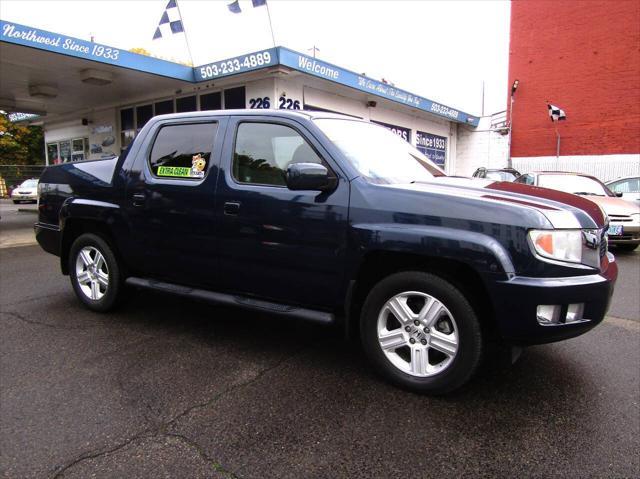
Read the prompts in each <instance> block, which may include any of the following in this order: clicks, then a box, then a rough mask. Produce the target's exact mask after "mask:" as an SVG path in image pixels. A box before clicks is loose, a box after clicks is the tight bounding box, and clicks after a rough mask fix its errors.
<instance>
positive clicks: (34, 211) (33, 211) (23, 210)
mask: <svg viewBox="0 0 640 479" xmlns="http://www.w3.org/2000/svg"><path fill="white" fill-rule="evenodd" d="M18 211H19V212H20V213H36V214H38V210H33V209H31V208H18Z"/></svg>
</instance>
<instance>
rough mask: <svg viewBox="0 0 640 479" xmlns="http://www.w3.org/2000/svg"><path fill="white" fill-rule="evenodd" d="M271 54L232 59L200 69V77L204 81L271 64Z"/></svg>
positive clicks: (256, 54) (265, 53) (263, 53)
mask: <svg viewBox="0 0 640 479" xmlns="http://www.w3.org/2000/svg"><path fill="white" fill-rule="evenodd" d="M271 60H272V57H271V53H269V52H260V53H255V54H252V55H246V56H244V57H237V58H231V59H230V60H223V61H220V62H215V63H211V64H209V65H205V66H203V67H200V77H201V78H202V79H203V80H206V79H209V78H215V77H218V76H221V75H231V74H233V73H238V72H241V71H245V70H250V69H252V68H257V67H261V66H264V65H269V64H271Z"/></svg>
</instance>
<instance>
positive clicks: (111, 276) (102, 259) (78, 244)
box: [69, 233, 122, 312]
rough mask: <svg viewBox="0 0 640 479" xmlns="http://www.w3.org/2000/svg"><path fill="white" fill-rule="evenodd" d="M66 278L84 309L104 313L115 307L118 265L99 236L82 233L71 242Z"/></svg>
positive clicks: (119, 280) (118, 281)
mask: <svg viewBox="0 0 640 479" xmlns="http://www.w3.org/2000/svg"><path fill="white" fill-rule="evenodd" d="M69 276H70V278H71V285H72V286H73V290H74V291H75V293H76V296H78V299H80V301H82V303H83V304H84V305H85V306H86V307H87V308H89V309H91V310H93V311H97V312H106V311H109V310H110V309H112V308H113V307H114V306H115V305H116V302H117V301H118V299H119V296H120V294H121V293H120V290H121V286H122V285H121V283H122V277H121V271H120V266H119V265H118V261H117V259H116V256H115V254H114V253H113V250H112V249H111V247H110V246H109V244H108V243H107V242H106V241H105V240H104V239H102V238H101V237H99V236H97V235H94V234H90V233H86V234H83V235H81V236H79V237H78V238H77V239H76V240H75V241H74V242H73V244H72V245H71V250H70V252H69Z"/></svg>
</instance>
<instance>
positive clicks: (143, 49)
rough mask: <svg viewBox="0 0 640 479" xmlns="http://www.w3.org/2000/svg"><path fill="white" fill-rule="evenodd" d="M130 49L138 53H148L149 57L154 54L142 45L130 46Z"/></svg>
mask: <svg viewBox="0 0 640 479" xmlns="http://www.w3.org/2000/svg"><path fill="white" fill-rule="evenodd" d="M129 51H130V52H131V53H137V54H138V55H146V56H148V57H150V56H153V55H151V52H150V51H149V50H147V49H145V48H142V47H135V48H130V49H129Z"/></svg>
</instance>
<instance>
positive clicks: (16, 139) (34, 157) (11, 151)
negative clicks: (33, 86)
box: [0, 111, 44, 165]
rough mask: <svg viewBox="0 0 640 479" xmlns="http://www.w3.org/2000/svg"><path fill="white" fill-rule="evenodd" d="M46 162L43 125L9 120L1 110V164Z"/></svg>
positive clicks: (40, 163)
mask: <svg viewBox="0 0 640 479" xmlns="http://www.w3.org/2000/svg"><path fill="white" fill-rule="evenodd" d="M42 164H44V132H43V130H42V127H41V126H30V125H23V124H21V123H13V122H12V121H11V120H9V117H8V115H7V113H5V112H3V111H0V165H42Z"/></svg>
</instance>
